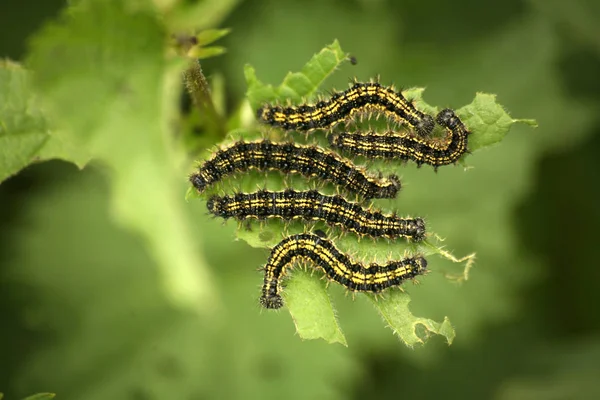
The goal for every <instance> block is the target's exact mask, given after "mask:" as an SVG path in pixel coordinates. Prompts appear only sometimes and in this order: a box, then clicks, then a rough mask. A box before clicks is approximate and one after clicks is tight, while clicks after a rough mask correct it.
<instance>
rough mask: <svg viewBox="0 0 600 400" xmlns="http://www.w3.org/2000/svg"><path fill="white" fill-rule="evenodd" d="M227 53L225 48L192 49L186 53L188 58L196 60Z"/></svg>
mask: <svg viewBox="0 0 600 400" xmlns="http://www.w3.org/2000/svg"><path fill="white" fill-rule="evenodd" d="M225 52H227V49H226V48H225V47H219V46H212V47H194V48H192V49H191V50H190V51H188V53H187V54H188V56H190V57H193V58H198V59H201V60H202V59H205V58H211V57H216V56H220V55H221V54H224V53H225Z"/></svg>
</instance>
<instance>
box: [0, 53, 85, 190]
mask: <svg viewBox="0 0 600 400" xmlns="http://www.w3.org/2000/svg"><path fill="white" fill-rule="evenodd" d="M52 158H61V159H64V160H68V161H73V162H75V163H76V164H77V165H78V166H79V167H80V168H82V167H83V166H84V165H85V164H86V163H87V161H88V158H87V157H86V156H85V155H84V154H79V153H78V152H76V151H75V150H74V149H71V148H69V146H68V145H65V144H64V143H63V142H62V141H61V138H60V134H59V133H58V132H56V131H52V130H51V129H50V127H49V124H48V121H47V119H46V116H45V115H44V114H43V112H42V110H41V108H40V106H39V104H38V101H37V100H36V98H35V95H34V93H33V90H32V88H31V84H30V76H29V72H28V71H27V70H25V69H24V68H23V67H22V66H21V65H19V64H17V63H14V62H11V61H9V60H1V61H0V182H2V181H3V180H5V179H6V178H8V177H10V176H12V175H14V174H16V173H17V172H19V171H20V170H21V169H23V168H24V167H26V166H27V165H29V164H31V163H32V162H35V161H41V160H48V159H52Z"/></svg>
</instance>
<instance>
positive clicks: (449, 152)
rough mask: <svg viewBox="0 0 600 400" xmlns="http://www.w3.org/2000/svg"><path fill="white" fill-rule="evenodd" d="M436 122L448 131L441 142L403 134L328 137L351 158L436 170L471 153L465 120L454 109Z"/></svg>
mask: <svg viewBox="0 0 600 400" xmlns="http://www.w3.org/2000/svg"><path fill="white" fill-rule="evenodd" d="M436 122H437V123H438V124H439V125H441V126H442V127H444V128H445V129H446V131H447V135H446V138H445V139H444V140H442V141H441V142H438V141H435V140H431V139H424V138H422V137H418V136H411V135H410V134H408V133H403V134H377V133H374V132H369V133H360V132H359V133H353V132H341V133H337V134H332V135H330V136H329V144H330V146H331V147H332V148H334V149H339V150H342V151H345V152H347V153H350V154H352V155H358V156H364V157H367V158H386V159H400V160H413V161H415V162H416V163H417V165H418V166H421V165H422V164H429V165H432V166H433V167H434V168H435V169H437V168H438V167H440V166H442V165H448V164H454V163H456V162H457V161H458V160H459V159H460V158H461V157H462V155H463V154H465V153H466V152H468V140H467V139H468V135H469V134H470V132H469V131H468V130H467V128H466V127H465V125H464V124H463V123H462V121H461V120H460V119H459V118H458V116H457V115H456V114H455V113H454V111H453V110H450V109H445V110H442V111H440V112H439V113H438V114H437V116H436Z"/></svg>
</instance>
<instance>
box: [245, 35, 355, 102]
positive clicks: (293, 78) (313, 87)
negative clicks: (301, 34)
mask: <svg viewBox="0 0 600 400" xmlns="http://www.w3.org/2000/svg"><path fill="white" fill-rule="evenodd" d="M347 59H348V58H347V55H346V53H344V52H343V51H342V49H341V47H340V44H339V43H338V41H337V40H336V41H334V42H333V43H332V44H330V45H329V46H327V47H325V48H324V49H323V50H321V51H320V52H319V53H318V54H315V55H314V56H313V58H311V59H310V61H309V62H308V63H306V65H305V66H304V68H302V70H301V71H300V72H290V73H288V74H287V75H286V77H285V79H284V80H283V82H282V83H281V85H279V86H278V87H273V86H272V85H265V84H264V83H262V82H261V81H259V80H258V78H257V77H256V72H255V71H254V68H253V67H252V66H250V65H246V66H245V68H244V74H245V76H246V84H247V85H248V92H247V96H248V100H250V105H251V106H252V108H253V109H256V108H258V107H259V106H260V105H261V104H262V103H265V102H271V101H276V100H288V99H289V100H290V101H292V102H299V101H302V99H305V98H307V97H310V96H311V95H313V94H314V93H315V92H316V91H317V90H318V88H319V87H320V86H321V84H322V83H323V81H324V80H325V79H326V78H327V77H328V76H329V75H331V74H332V73H333V72H334V71H335V70H336V69H337V68H338V67H339V66H340V65H341V64H342V63H344V62H346V61H347Z"/></svg>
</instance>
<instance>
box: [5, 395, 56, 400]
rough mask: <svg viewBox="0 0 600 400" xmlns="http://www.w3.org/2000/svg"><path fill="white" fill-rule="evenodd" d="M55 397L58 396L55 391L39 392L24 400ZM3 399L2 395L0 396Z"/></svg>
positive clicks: (46, 399) (44, 399) (40, 399)
mask: <svg viewBox="0 0 600 400" xmlns="http://www.w3.org/2000/svg"><path fill="white" fill-rule="evenodd" d="M54 397H56V394H55V393H38V394H34V395H33V396H29V397H27V398H25V399H23V400H50V399H53V398H54ZM0 399H1V397H0Z"/></svg>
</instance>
